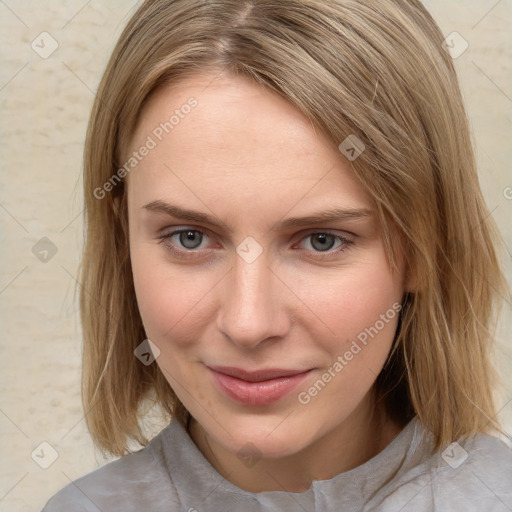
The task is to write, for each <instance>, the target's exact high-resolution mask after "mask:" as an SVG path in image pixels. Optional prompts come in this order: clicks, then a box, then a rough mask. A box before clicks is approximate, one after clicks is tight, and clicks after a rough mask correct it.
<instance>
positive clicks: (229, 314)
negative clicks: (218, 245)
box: [217, 253, 290, 349]
mask: <svg viewBox="0 0 512 512" xmlns="http://www.w3.org/2000/svg"><path fill="white" fill-rule="evenodd" d="M284 288H285V286H284V285H283V283H282V282H281V280H280V279H278V278H277V277H276V275H275V274H274V271H273V270H271V268H270V266H269V261H268V259H267V257H266V256H265V253H263V254H262V255H260V256H259V257H258V258H257V259H256V260H255V261H253V262H252V263H247V262H246V261H244V259H243V258H241V257H240V256H239V255H238V254H236V255H235V257H234V264H233V267H232V269H231V271H230V272H229V273H228V275H227V276H226V278H225V279H224V280H223V288H222V296H221V297H220V301H221V302H220V306H219V313H218V317H217V327H218V329H219V330H220V332H221V333H223V334H224V336H225V337H227V339H229V341H230V342H231V343H233V344H235V345H238V346H239V347H242V348H246V349H252V348H256V347H257V346H259V345H260V344H261V343H263V342H264V341H266V340H269V339H271V338H272V339H274V341H275V340H276V339H277V338H280V337H283V336H284V335H285V334H286V332H287V330H288V329H289V327H290V315H289V312H288V310H287V305H286V303H285V300H286V293H285V290H284ZM289 294H290V292H289V291H288V295H289Z"/></svg>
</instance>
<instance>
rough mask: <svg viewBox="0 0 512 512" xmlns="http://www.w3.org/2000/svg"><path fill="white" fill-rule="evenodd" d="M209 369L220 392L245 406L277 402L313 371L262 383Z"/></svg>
mask: <svg viewBox="0 0 512 512" xmlns="http://www.w3.org/2000/svg"><path fill="white" fill-rule="evenodd" d="M208 369H209V370H210V372H211V373H212V375H213V377H214V380H215V381H216V383H217V385H218V386H219V388H220V390H221V391H222V392H223V393H224V394H225V395H227V396H228V397H229V398H231V399H232V400H234V401H235V402H238V403H240V404H244V405H268V404H271V403H273V402H277V400H279V399H281V398H283V397H284V396H286V395H287V394H288V393H290V392H291V391H292V390H293V389H294V388H296V387H297V386H298V385H299V384H300V383H301V382H302V381H303V380H304V379H305V378H306V377H307V376H308V375H309V374H310V373H311V371H312V370H309V371H307V372H303V373H298V374H297V375H289V376H287V377H280V378H277V379H270V380H265V381H261V382H247V381H245V380H241V379H237V378H236V377H231V376H230V375H225V374H224V373H219V372H216V371H215V370H212V369H211V368H208Z"/></svg>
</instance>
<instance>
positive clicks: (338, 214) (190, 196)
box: [126, 75, 404, 457]
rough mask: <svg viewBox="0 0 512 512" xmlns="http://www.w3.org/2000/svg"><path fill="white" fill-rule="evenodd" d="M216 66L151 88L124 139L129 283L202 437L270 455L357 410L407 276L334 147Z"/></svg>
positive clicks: (281, 104) (286, 108)
mask: <svg viewBox="0 0 512 512" xmlns="http://www.w3.org/2000/svg"><path fill="white" fill-rule="evenodd" d="M214 78H215V75H205V76H196V77H194V78H189V79H187V80H186V81H182V82H180V83H179V84H174V85H173V86H172V87H171V86H166V87H165V88H161V89H160V90H159V91H157V93H156V94H154V95H153V96H152V97H151V99H150V101H149V102H148V103H147V105H146V106H145V107H144V110H143V112H142V116H141V118H140V122H139V124H138V126H137V130H136V133H135V135H134V137H133V139H132V141H131V145H130V154H129V155H127V157H126V159H127V162H128V159H129V158H130V157H132V158H134V159H136V160H131V161H130V162H131V163H129V165H128V167H127V168H130V171H129V174H128V178H127V181H128V205H129V206H128V210H129V235H130V251H131V261H132V267H133V276H134V283H135V290H136V294H137V301H138V304H139V308H140V313H141V316H142V320H143V323H144V327H145V330H146V334H147V336H148V338H149V339H150V340H151V341H152V342H153V343H154V344H155V345H156V347H158V350H159V352H160V353H159V356H158V358H157V360H156V363H157V364H158V365H159V366H160V368H161V369H162V371H163V373H164V375H165V376H166V378H167V380H168V382H169V384H170V385H171V386H172V388H173V389H174V391H175V392H176V394H177V396H178V397H179V399H180V400H181V401H182V402H183V404H184V405H185V407H186V408H187V409H188V410H189V411H190V413H191V414H192V416H193V417H194V418H195V419H196V420H197V421H198V422H199V424H200V425H201V427H202V428H203V429H204V431H205V432H206V433H207V434H208V436H210V438H211V439H213V440H215V441H216V442H217V443H219V444H220V445H222V446H223V447H224V448H225V449H227V450H229V451H230V452H233V453H235V452H238V451H239V450H241V449H242V450H243V449H244V447H246V446H249V445H247V443H249V442H250V443H252V444H251V446H253V447H254V446H255V447H256V448H254V449H255V450H258V451H259V453H260V454H261V455H262V456H268V457H280V456H285V455H289V454H293V453H295V452H298V451H299V450H301V449H303V448H306V447H307V446H310V445H312V443H314V442H315V441H317V440H319V439H320V438H321V437H322V436H324V435H326V434H328V433H330V432H333V431H335V430H336V429H337V428H340V426H342V424H343V423H344V422H345V421H346V420H349V419H350V418H353V417H354V416H355V415H357V414H359V415H360V414H361V407H362V404H367V403H368V397H369V396H371V395H370V394H369V390H370V388H371V386H372V384H373V383H374V381H375V379H376V377H377V375H378V373H379V371H380V370H381V368H382V366H383V364H384V362H385V360H386V356H387V355H388V352H389V350H390V347H391V344H392V340H393V337H394V334H395V331H396V327H397V321H398V310H399V309H400V303H401V299H402V295H403V293H404V283H403V279H402V272H400V273H392V271H391V269H390V266H389V265H388V261H387V259H386V256H385V252H384V247H383V242H382V238H381V232H380V230H379V227H378V224H377V218H376V216H375V213H373V212H372V205H371V202H370V200H369V197H368V196H367V195H366V193H365V191H364V190H363V188H362V187H361V186H360V185H359V184H358V182H357V181H356V179H355V178H354V177H353V175H352V173H351V170H350V164H349V162H348V161H347V160H345V159H344V157H343V156H342V154H341V153H340V151H339V150H338V148H337V145H335V144H332V143H330V142H329V141H328V140H327V139H326V138H325V137H324V136H323V135H321V134H320V133H319V131H318V130H316V131H315V129H314V128H313V126H312V125H311V123H310V122H308V120H307V119H306V118H305V117H304V116H303V115H302V114H301V113H300V112H299V111H297V110H296V109H295V108H294V107H292V106H291V105H290V104H289V103H288V102H286V101H285V100H284V99H282V98H281V97H279V96H278V95H276V94H274V93H272V92H269V91H267V90H264V89H262V88H260V87H259V86H257V85H254V84H253V83H252V82H250V81H248V80H247V79H245V78H234V77H230V76H223V77H217V78H216V79H215V80H214ZM212 80H213V81H212ZM340 142H341V141H340ZM144 148H146V149H144ZM134 151H135V152H136V155H133V152H134ZM402 263H403V262H400V265H399V266H400V268H401V265H402ZM142 341H143V340H141V342H142ZM157 353H158V351H155V354H157ZM141 364H142V363H141ZM153 364H154V363H153ZM361 417H362V416H361Z"/></svg>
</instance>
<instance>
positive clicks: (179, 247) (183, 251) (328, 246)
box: [158, 228, 353, 259]
mask: <svg viewBox="0 0 512 512" xmlns="http://www.w3.org/2000/svg"><path fill="white" fill-rule="evenodd" d="M158 238H159V240H160V242H159V243H161V244H163V245H164V246H165V247H166V249H167V250H169V251H170V252H171V253H173V254H175V255H176V256H177V257H181V258H189V259H191V258H197V257H201V256H202V255H201V252H203V251H202V250H201V249H206V247H201V245H202V243H203V242H204V241H205V239H206V241H207V240H208V239H209V238H210V237H209V236H208V235H207V234H206V233H205V232H204V231H201V230H199V229H191V228H185V229H178V230H175V231H171V232H169V233H164V234H163V235H160V236H159V237H158ZM306 240H310V243H309V245H310V247H311V248H310V249H304V248H303V250H305V251H306V252H308V253H310V254H311V257H313V258H315V259H322V258H329V257H332V256H335V255H337V254H338V253H341V252H343V251H345V250H346V249H347V248H348V247H349V246H350V245H351V244H353V241H352V240H349V239H348V238H345V237H343V236H341V235H338V234H335V233H330V232H327V231H317V232H314V233H309V234H307V235H306V236H304V237H303V238H302V239H301V242H300V244H303V243H304V241H306ZM336 241H338V242H339V245H338V246H337V248H336V249H335V250H332V249H333V247H334V246H335V244H336Z"/></svg>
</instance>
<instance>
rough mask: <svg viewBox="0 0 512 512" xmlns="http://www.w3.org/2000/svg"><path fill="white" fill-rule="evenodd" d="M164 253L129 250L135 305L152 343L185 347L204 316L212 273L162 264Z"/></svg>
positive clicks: (158, 250)
mask: <svg viewBox="0 0 512 512" xmlns="http://www.w3.org/2000/svg"><path fill="white" fill-rule="evenodd" d="M164 251H165V249H164V248H160V247H158V248H155V247H154V246H153V247H144V245H141V246H133V247H132V253H131V254H132V270H133V280H134V286H135V293H136V296H137V303H138V306H139V311H140V314H141V317H142V322H143V324H144V327H145V330H146V334H147V335H148V337H149V338H150V339H152V337H153V338H154V341H155V342H158V341H159V340H163V339H164V338H168V339H173V340H174V341H175V342H176V343H178V344H182V345H187V344H188V343H190V342H191V340H193V339H195V338H196V337H195V336H194V330H195V328H196V327H197V326H198V320H200V319H204V318H206V317H207V316H206V315H207V312H206V308H207V300H205V299H206V296H207V294H208V291H209V290H211V289H212V287H213V286H214V284H215V281H214V280H213V279H212V276H211V272H208V271H207V270H205V271H201V270H198V269H197V268H195V269H194V270H193V271H192V270H189V269H187V268H186V266H182V267H179V266H177V265H171V264H169V263H168V262H166V261H165V253H164Z"/></svg>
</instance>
